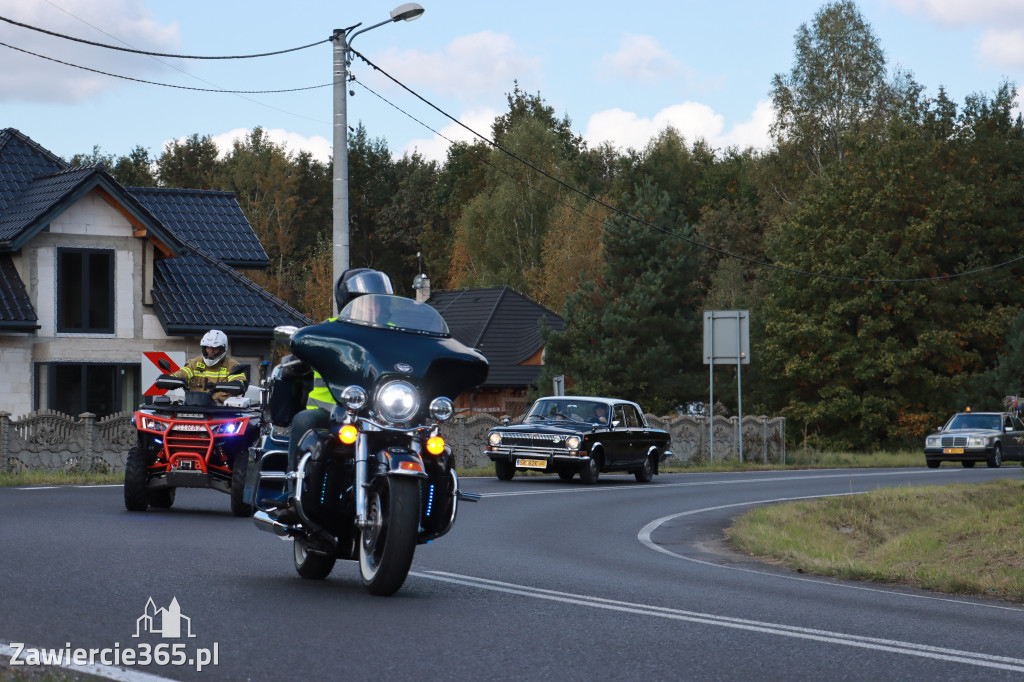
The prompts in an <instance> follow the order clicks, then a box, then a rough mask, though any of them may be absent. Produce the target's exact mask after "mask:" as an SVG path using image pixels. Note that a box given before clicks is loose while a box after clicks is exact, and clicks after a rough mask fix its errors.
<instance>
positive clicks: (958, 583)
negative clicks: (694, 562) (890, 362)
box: [726, 480, 1024, 603]
mask: <svg viewBox="0 0 1024 682" xmlns="http://www.w3.org/2000/svg"><path fill="white" fill-rule="evenodd" d="M726 536H727V538H728V539H729V541H730V542H731V543H732V544H733V546H734V547H736V548H737V549H739V550H740V551H743V552H745V553H747V554H750V555H752V556H755V557H758V558H760V559H764V560H768V561H771V562H775V563H778V564H782V565H785V566H788V567H789V568H792V569H794V570H797V571H802V572H806V573H813V574H816V575H825V576H833V577H836V578H844V579H851V580H867V581H874V582H880V583H897V584H903V585H912V586H915V587H920V588H924V589H928V590H936V591H939V592H945V593H949V594H967V595H976V596H989V597H998V598H1000V599H1005V600H1008V601H1013V602H1018V603H1024V483H1022V482H1021V481H1020V480H1000V481H992V482H987V483H978V484H953V485H946V486H920V487H899V488H888V489H880V490H875V491H872V492H870V493H866V494H863V495H850V496H847V497H836V498H827V499H820V500H811V501H806V502H794V503H789V504H781V505H773V506H770V507H762V508H759V509H755V510H753V511H750V512H748V513H746V514H744V515H743V516H740V517H738V518H737V519H735V520H734V522H733V525H732V526H731V527H730V528H729V529H727V531H726Z"/></svg>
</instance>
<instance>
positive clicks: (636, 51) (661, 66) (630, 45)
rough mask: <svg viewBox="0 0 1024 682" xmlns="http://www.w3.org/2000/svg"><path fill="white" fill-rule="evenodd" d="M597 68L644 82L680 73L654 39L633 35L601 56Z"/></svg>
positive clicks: (675, 63)
mask: <svg viewBox="0 0 1024 682" xmlns="http://www.w3.org/2000/svg"><path fill="white" fill-rule="evenodd" d="M599 65H600V67H601V70H602V72H606V73H610V74H612V75H615V76H618V77H621V78H625V79H629V80H638V81H642V82H647V83H649V82H652V81H656V80H663V79H666V78H671V77H672V76H675V75H677V74H679V73H680V72H681V71H682V66H681V65H680V63H679V62H678V61H677V60H676V59H675V57H673V56H672V55H671V54H669V53H668V52H666V51H665V50H663V49H662V47H661V45H660V44H659V43H658V41H657V40H656V39H655V38H653V37H651V36H645V35H637V34H634V33H627V34H626V35H624V36H623V37H622V43H621V45H620V47H619V49H618V50H617V51H615V52H613V53H611V54H607V55H605V56H604V57H602V58H601V60H600V63H599Z"/></svg>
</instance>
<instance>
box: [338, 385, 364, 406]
mask: <svg viewBox="0 0 1024 682" xmlns="http://www.w3.org/2000/svg"><path fill="white" fill-rule="evenodd" d="M341 401H342V402H343V403H345V407H347V408H348V409H350V410H352V411H353V412H358V411H359V410H361V409H363V406H364V405H366V391H364V390H363V387H362V386H346V387H345V390H344V391H342V392H341Z"/></svg>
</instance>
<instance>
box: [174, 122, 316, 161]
mask: <svg viewBox="0 0 1024 682" xmlns="http://www.w3.org/2000/svg"><path fill="white" fill-rule="evenodd" d="M251 132H252V131H251V130H249V129H247V128H235V129H234V130H229V131H227V132H226V133H221V134H219V135H211V136H210V139H212V140H213V142H214V144H216V145H217V149H218V151H219V152H220V158H222V159H223V158H224V157H225V156H227V154H228V152H230V151H231V150H232V148H233V147H234V144H235V141H236V140H238V141H244V140H245V138H246V136H248V135H249V134H250V133H251ZM263 132H264V134H265V135H266V136H267V138H268V139H269V140H270V141H271V142H273V143H274V144H276V145H278V146H280V147H284V149H285V151H286V152H290V153H292V154H296V153H298V152H300V151H305V152H309V153H310V154H312V155H313V158H314V159H316V160H317V161H320V162H322V163H327V162H328V161H330V159H331V148H332V142H331V141H330V140H327V139H325V138H323V137H320V136H319V135H314V136H313V137H305V136H303V135H300V134H298V133H292V132H289V131H287V130H282V129H281V128H264V129H263ZM187 139H188V138H187V137H181V138H178V139H177V140H164V142H163V144H162V145H160V149H161V152H162V151H163V150H164V149H166V148H167V145H169V144H170V143H171V142H178V143H179V144H183V143H184V142H185V141H186V140H187Z"/></svg>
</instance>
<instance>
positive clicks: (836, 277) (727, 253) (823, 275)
mask: <svg viewBox="0 0 1024 682" xmlns="http://www.w3.org/2000/svg"><path fill="white" fill-rule="evenodd" d="M350 51H351V52H352V53H353V54H354V55H356V56H357V57H359V58H360V59H362V60H363V61H364V62H366V64H367V65H368V66H370V67H371V68H372V69H374V70H375V71H378V72H380V73H381V74H383V75H384V76H385V77H386V78H388V79H389V80H390V81H391V82H393V83H395V84H396V85H398V86H399V87H400V88H402V89H403V90H405V91H406V92H408V93H409V94H411V95H412V96H413V97H415V98H416V99H418V100H420V101H421V102H423V103H424V104H426V105H427V106H429V107H430V108H432V109H434V110H435V111H437V112H438V113H440V114H441V115H442V116H444V117H445V118H447V119H448V120H450V121H452V122H453V123H455V124H456V125H458V126H460V127H462V128H465V129H466V130H467V131H469V132H470V133H471V134H472V135H474V136H475V137H478V138H479V139H481V140H483V141H484V142H486V143H487V144H489V145H491V146H492V147H494V148H495V149H497V150H498V151H500V152H502V153H504V154H506V155H508V156H509V157H511V158H512V159H514V160H516V161H518V162H519V163H521V164H523V165H524V166H526V167H528V168H530V169H532V170H534V171H536V172H537V173H540V174H541V175H543V176H545V177H546V178H548V179H550V180H552V181H554V182H556V183H557V184H559V185H561V186H562V187H565V188H566V189H568V190H570V191H571V192H575V193H576V194H579V195H580V196H582V197H584V198H585V199H586V200H588V201H590V202H593V203H595V204H598V205H599V206H603V207H604V208H607V209H608V210H609V211H612V212H613V213H615V214H617V215H619V216H622V217H623V218H626V219H627V220H630V221H633V222H636V223H639V224H640V225H643V226H645V227H649V228H651V229H654V230H657V231H658V232H661V233H663V234H665V235H668V236H671V237H674V238H676V239H679V240H682V241H685V242H688V243H690V244H692V245H694V246H696V247H698V248H701V249H705V250H708V251H712V252H714V253H717V254H719V255H722V256H725V257H727V258H733V259H736V260H740V261H744V262H746V263H749V264H751V265H756V266H759V267H764V268H770V269H774V270H779V271H782V272H788V273H790V274H794V275H803V276H806V277H817V278H821V279H829V280H833V281H842V282H860V283H869V284H913V283H917V282H934V281H940V280H951V279H957V278H961V277H968V276H971V275H977V274H980V273H983V272H988V271H990V270H996V269H999V268H1002V267H1005V266H1007V265H1012V264H1013V263H1017V262H1019V261H1024V255H1021V256H1017V257H1016V258H1011V259H1010V260H1007V261H1004V262H1002V263H996V264H994V265H988V266H986V267H983V268H976V269H974V270H968V271H966V272H958V273H954V274H949V275H935V276H932V277H909V278H873V277H850V276H844V275H830V274H826V273H821V272H811V271H808V270H800V269H798V268H791V267H787V266H785V265H779V264H777V263H768V262H766V261H760V260H757V259H756V258H750V257H749V256H742V255H740V254H737V253H732V252H731V251H726V250H725V249H721V248H719V247H716V246H711V245H710V244H705V243H704V242H701V241H698V240H696V239H692V238H690V237H686V236H684V235H681V234H677V233H675V232H672V231H671V230H667V229H665V228H663V227H660V226H658V225H655V224H654V223H651V222H650V221H647V220H644V219H642V218H638V217H637V216H634V215H632V214H630V213H628V212H626V211H623V210H622V209H620V208H618V207H616V206H612V205H611V204H608V203H607V202H605V201H602V200H601V199H599V198H597V197H595V196H593V195H590V194H588V193H586V192H584V191H583V190H581V189H579V188H578V187H575V186H574V185H570V184H569V183H567V182H565V181H564V180H562V179H561V178H558V177H555V176H554V175H552V174H550V173H548V172H547V171H545V170H543V169H541V168H538V167H537V166H535V165H533V164H532V163H530V162H529V161H527V160H526V159H523V158H522V157H520V156H519V155H517V154H516V153H514V152H512V151H509V150H508V149H505V148H504V147H502V146H501V145H499V144H498V143H497V142H495V141H494V140H491V139H490V138H488V137H486V136H485V135H482V134H480V133H478V132H477V131H475V130H473V129H472V128H470V127H469V126H468V125H466V124H465V123H463V122H462V121H460V120H458V119H457V118H455V117H454V116H452V115H451V114H449V113H448V112H446V111H444V110H443V109H441V108H440V107H438V106H437V105H435V104H434V103H433V102H431V101H429V100H427V99H426V98H424V97H423V96H422V95H420V94H419V93H418V92H416V91H414V90H412V89H411V88H409V87H408V86H407V85H405V84H404V83H402V82H401V81H399V80H398V79H396V78H395V77H394V76H392V75H391V74H389V73H388V72H387V71H385V70H384V69H382V68H381V67H379V66H377V65H376V64H374V63H373V62H372V61H370V60H369V59H368V58H367V57H366V56H365V55H363V54H362V53H360V52H358V51H356V50H353V49H351V48H350ZM360 85H362V86H363V87H364V88H366V86H365V85H363V84H362V83H360ZM366 89H367V90H369V88H366ZM370 92H373V91H372V90H370ZM374 94H375V95H376V94H377V93H374ZM377 96H378V97H381V96H380V95H377ZM381 99H384V98H383V97H381ZM384 101H385V102H387V100H386V99H384ZM389 104H390V102H389ZM392 106H395V105H393V104H392ZM395 108H396V109H398V110H399V111H402V113H405V114H406V115H407V116H409V114H407V113H406V112H404V111H403V110H402V109H400V108H399V107H395ZM409 117H410V118H412V119H413V120H414V121H416V122H417V123H420V125H424V127H426V128H427V129H428V130H433V129H432V128H430V127H429V126H426V125H425V124H423V123H422V122H420V121H418V120H417V119H415V118H414V117H412V116H409ZM434 132H435V134H437V135H440V133H437V131H434ZM440 136H441V137H442V138H444V139H446V140H447V139H448V138H446V137H444V136H443V135H440ZM448 141H449V142H451V140H448ZM492 167H493V166H492ZM534 189H535V188H534ZM536 191H540V190H536ZM548 196H550V195H548ZM574 210H575V209H574ZM583 215H587V214H583ZM588 217H591V218H592V219H594V220H597V218H593V217H592V216H588Z"/></svg>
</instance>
